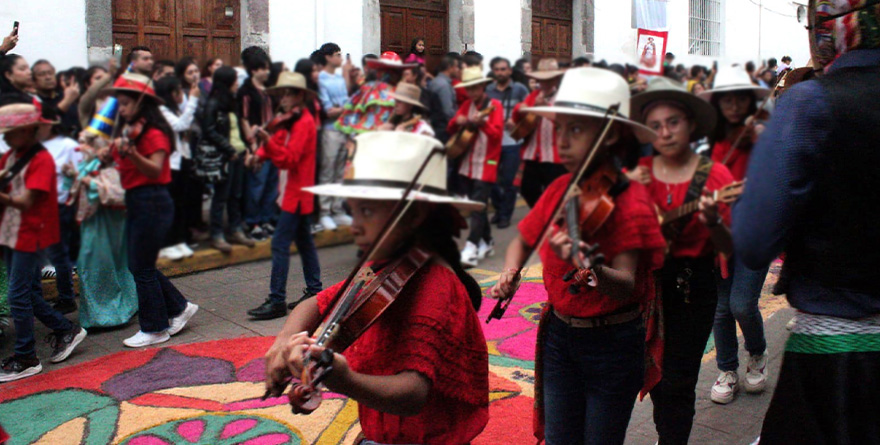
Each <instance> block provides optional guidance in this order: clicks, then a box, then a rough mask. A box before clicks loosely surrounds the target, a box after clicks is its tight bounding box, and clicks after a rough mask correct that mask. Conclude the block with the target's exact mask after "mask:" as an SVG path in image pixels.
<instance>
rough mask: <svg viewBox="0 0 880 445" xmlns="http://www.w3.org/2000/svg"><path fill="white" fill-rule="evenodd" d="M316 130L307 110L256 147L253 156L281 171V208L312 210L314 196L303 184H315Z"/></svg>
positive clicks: (308, 211) (309, 211)
mask: <svg viewBox="0 0 880 445" xmlns="http://www.w3.org/2000/svg"><path fill="white" fill-rule="evenodd" d="M317 140H318V129H317V127H316V126H315V120H314V119H313V118H312V115H311V113H309V112H308V110H305V109H303V112H302V115H301V116H300V118H299V119H297V121H296V122H294V124H293V127H291V128H290V129H282V130H278V131H276V132H275V134H273V135H272V138H271V139H269V141H268V142H266V143H265V144H263V146H262V147H260V148H259V149H258V150H257V156H259V157H261V158H266V159H270V160H271V161H272V163H273V164H275V166H276V167H278V168H279V169H281V170H282V176H283V182H284V184H283V185H282V187H283V190H282V196H281V210H284V211H285V212H288V213H297V212H299V214H301V215H308V214H310V213H312V211H313V210H314V206H315V205H314V201H315V199H314V197H313V195H312V194H311V193H308V192H304V191H303V190H302V189H303V187H311V186H313V185H315V157H316V155H315V149H316V148H315V147H316V144H317Z"/></svg>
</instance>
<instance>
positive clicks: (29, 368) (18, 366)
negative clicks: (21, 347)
mask: <svg viewBox="0 0 880 445" xmlns="http://www.w3.org/2000/svg"><path fill="white" fill-rule="evenodd" d="M42 370H43V365H41V364H40V360H39V359H38V358H37V357H36V356H32V357H16V356H12V357H9V358H7V359H4V360H3V362H2V363H0V382H11V381H13V380H18V379H23V378H25V377H30V376H32V375H36V374H39V373H40V371H42Z"/></svg>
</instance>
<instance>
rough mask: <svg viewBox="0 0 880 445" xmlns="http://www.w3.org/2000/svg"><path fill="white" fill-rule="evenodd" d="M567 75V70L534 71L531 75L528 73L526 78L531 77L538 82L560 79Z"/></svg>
mask: <svg viewBox="0 0 880 445" xmlns="http://www.w3.org/2000/svg"><path fill="white" fill-rule="evenodd" d="M564 74H565V70H553V71H532V72H531V73H527V74H526V77H531V78H532V79H537V80H550V79H555V78H557V77H560V76H562V75H564Z"/></svg>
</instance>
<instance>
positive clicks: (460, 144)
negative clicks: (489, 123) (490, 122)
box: [446, 105, 495, 159]
mask: <svg viewBox="0 0 880 445" xmlns="http://www.w3.org/2000/svg"><path fill="white" fill-rule="evenodd" d="M493 111H495V106H494V105H489V106H488V107H486V108H483V109H482V110H480V112H479V113H477V118H478V119H483V118H485V117H486V116H488V115H489V114H491V113H492V112H493ZM479 132H480V129H479V128H478V127H474V126H471V125H470V124H465V125H462V126H461V128H460V129H459V130H458V132H457V133H455V134H454V135H453V136H452V137H451V138H449V142H447V143H446V154H447V156H449V158H450V159H456V158H458V157H459V156H461V155H463V154H465V153H466V152H467V151H468V150H470V148H471V146H472V145H473V144H474V140H475V138H476V137H477V133H479Z"/></svg>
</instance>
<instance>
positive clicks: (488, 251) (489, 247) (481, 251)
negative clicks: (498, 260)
mask: <svg viewBox="0 0 880 445" xmlns="http://www.w3.org/2000/svg"><path fill="white" fill-rule="evenodd" d="M492 255H495V240H489V242H488V243H487V242H486V240H480V247H479V248H478V249H477V259H479V260H480V261H482V260H485V259H486V258H487V257H490V256H492Z"/></svg>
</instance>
